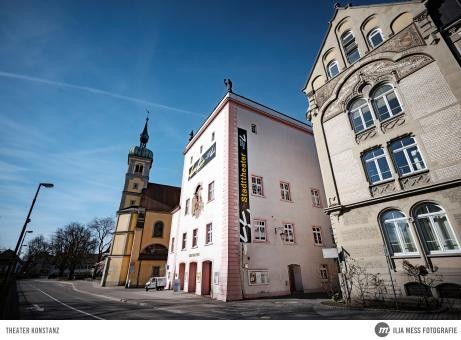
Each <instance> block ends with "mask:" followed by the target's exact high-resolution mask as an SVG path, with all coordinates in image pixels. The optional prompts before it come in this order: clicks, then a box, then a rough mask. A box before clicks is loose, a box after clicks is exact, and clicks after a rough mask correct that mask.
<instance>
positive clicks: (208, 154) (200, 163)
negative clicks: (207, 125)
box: [189, 142, 216, 179]
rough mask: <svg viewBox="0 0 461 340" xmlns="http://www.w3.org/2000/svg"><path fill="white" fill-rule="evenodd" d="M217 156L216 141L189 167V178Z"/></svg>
mask: <svg viewBox="0 0 461 340" xmlns="http://www.w3.org/2000/svg"><path fill="white" fill-rule="evenodd" d="M215 156H216V142H215V143H213V145H212V146H210V148H209V149H208V150H207V151H205V153H204V154H203V155H202V156H201V157H200V159H199V160H197V161H196V162H195V163H194V165H192V166H191V167H190V168H189V179H191V178H192V177H194V176H195V175H196V174H197V173H198V172H199V171H200V170H202V169H203V168H204V167H205V165H207V164H208V163H209V162H210V161H211V160H212V159H213V158H215Z"/></svg>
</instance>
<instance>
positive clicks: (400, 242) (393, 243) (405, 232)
mask: <svg viewBox="0 0 461 340" xmlns="http://www.w3.org/2000/svg"><path fill="white" fill-rule="evenodd" d="M381 226H382V228H383V229H384V234H385V236H386V239H387V242H388V244H389V247H390V249H391V251H392V253H393V254H394V255H404V254H405V255H407V254H416V253H417V252H418V251H417V249H416V245H415V240H414V238H413V234H412V233H411V230H410V227H409V226H408V221H407V218H406V217H405V215H404V214H402V213H401V212H400V211H398V210H388V211H386V212H385V213H383V214H382V215H381Z"/></svg>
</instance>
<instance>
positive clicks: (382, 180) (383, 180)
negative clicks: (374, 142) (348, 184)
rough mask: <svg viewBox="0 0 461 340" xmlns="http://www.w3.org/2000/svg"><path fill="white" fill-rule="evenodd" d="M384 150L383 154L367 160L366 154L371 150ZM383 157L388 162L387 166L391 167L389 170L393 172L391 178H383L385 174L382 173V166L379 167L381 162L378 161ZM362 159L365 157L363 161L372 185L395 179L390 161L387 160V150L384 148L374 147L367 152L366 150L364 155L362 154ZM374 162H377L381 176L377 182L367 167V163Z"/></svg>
mask: <svg viewBox="0 0 461 340" xmlns="http://www.w3.org/2000/svg"><path fill="white" fill-rule="evenodd" d="M379 149H381V150H383V154H382V155H378V156H373V157H372V158H371V159H367V160H365V155H367V154H368V153H370V152H373V151H375V150H379ZM381 158H384V159H385V160H386V163H387V167H388V168H389V172H390V174H391V177H389V178H386V179H383V174H382V171H381V168H380V167H379V163H378V160H379V159H381ZM362 159H363V163H364V165H365V173H366V174H367V178H368V180H369V182H370V185H376V184H379V183H383V182H388V181H391V180H393V179H394V176H393V174H392V171H391V168H390V166H389V162H388V161H387V157H386V151H385V150H384V148H376V149H372V150H368V151H367V152H365V153H364V154H363V155H362ZM371 162H373V163H374V164H375V167H376V169H377V170H378V176H379V181H376V182H372V180H371V177H370V175H369V174H368V168H367V163H371Z"/></svg>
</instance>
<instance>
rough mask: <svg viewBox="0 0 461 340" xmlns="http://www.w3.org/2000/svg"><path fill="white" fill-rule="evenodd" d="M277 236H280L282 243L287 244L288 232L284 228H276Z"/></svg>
mask: <svg viewBox="0 0 461 340" xmlns="http://www.w3.org/2000/svg"><path fill="white" fill-rule="evenodd" d="M274 230H275V235H279V236H280V239H281V240H282V242H285V241H286V240H287V239H288V232H287V231H286V230H285V228H284V227H275V229H274Z"/></svg>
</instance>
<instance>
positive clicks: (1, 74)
mask: <svg viewBox="0 0 461 340" xmlns="http://www.w3.org/2000/svg"><path fill="white" fill-rule="evenodd" d="M0 77H5V78H13V79H20V80H27V81H33V82H36V83H41V84H46V85H51V86H57V87H66V88H70V89H76V90H80V91H87V92H90V93H94V94H102V95H104V96H109V97H112V98H117V99H122V100H127V101H130V102H134V103H139V104H144V105H148V106H154V107H158V108H161V109H165V110H169V111H175V112H180V113H187V114H193V115H197V116H200V117H203V116H204V115H203V114H200V113H197V112H193V111H188V110H183V109H179V108H176V107H172V106H168V105H163V104H158V103H154V102H150V101H148V100H144V99H140V98H135V97H130V96H124V95H123V94H117V93H112V92H109V91H105V90H101V89H96V88H94V87H89V86H80V85H74V84H69V83H63V82H59V81H54V80H49V79H43V78H37V77H31V76H27V75H23V74H17V73H10V72H3V71H0Z"/></svg>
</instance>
